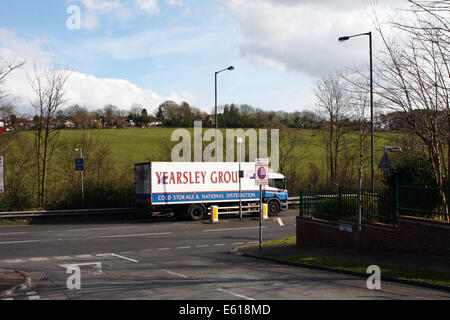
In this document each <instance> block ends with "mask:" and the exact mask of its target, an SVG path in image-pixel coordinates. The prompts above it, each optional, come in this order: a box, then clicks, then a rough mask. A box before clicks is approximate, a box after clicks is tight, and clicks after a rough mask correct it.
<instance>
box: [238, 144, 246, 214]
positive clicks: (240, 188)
mask: <svg viewBox="0 0 450 320" xmlns="http://www.w3.org/2000/svg"><path fill="white" fill-rule="evenodd" d="M243 142H244V140H243V139H242V138H238V139H237V144H238V146H239V220H240V221H242V182H241V178H242V177H241V171H242V169H241V148H242V143H243Z"/></svg>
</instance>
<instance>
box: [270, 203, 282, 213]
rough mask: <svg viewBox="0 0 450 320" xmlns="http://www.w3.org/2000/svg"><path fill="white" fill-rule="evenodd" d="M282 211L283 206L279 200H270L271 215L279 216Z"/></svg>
mask: <svg viewBox="0 0 450 320" xmlns="http://www.w3.org/2000/svg"><path fill="white" fill-rule="evenodd" d="M280 212H281V206H280V204H279V203H278V201H270V202H269V215H271V216H278V215H279V214H280Z"/></svg>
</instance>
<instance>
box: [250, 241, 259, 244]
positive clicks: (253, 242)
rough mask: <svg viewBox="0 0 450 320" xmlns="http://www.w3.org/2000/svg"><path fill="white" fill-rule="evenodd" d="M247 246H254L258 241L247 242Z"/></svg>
mask: <svg viewBox="0 0 450 320" xmlns="http://www.w3.org/2000/svg"><path fill="white" fill-rule="evenodd" d="M247 243H248V244H255V243H259V242H258V241H249V242H247Z"/></svg>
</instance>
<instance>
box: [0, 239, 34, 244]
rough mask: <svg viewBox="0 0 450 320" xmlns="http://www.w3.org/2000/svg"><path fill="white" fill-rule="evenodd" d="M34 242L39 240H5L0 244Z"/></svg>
mask: <svg viewBox="0 0 450 320" xmlns="http://www.w3.org/2000/svg"><path fill="white" fill-rule="evenodd" d="M34 242H40V240H24V241H6V242H0V244H19V243H34Z"/></svg>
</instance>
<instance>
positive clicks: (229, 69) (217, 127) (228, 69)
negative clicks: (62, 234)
mask: <svg viewBox="0 0 450 320" xmlns="http://www.w3.org/2000/svg"><path fill="white" fill-rule="evenodd" d="M233 70H234V67H233V66H231V67H228V68H226V69H223V70H220V71H216V78H215V80H216V94H215V101H216V103H215V118H214V121H215V123H216V136H215V140H216V162H219V154H218V141H217V133H218V131H219V126H218V122H217V75H218V74H219V73H221V72H224V71H233Z"/></svg>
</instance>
